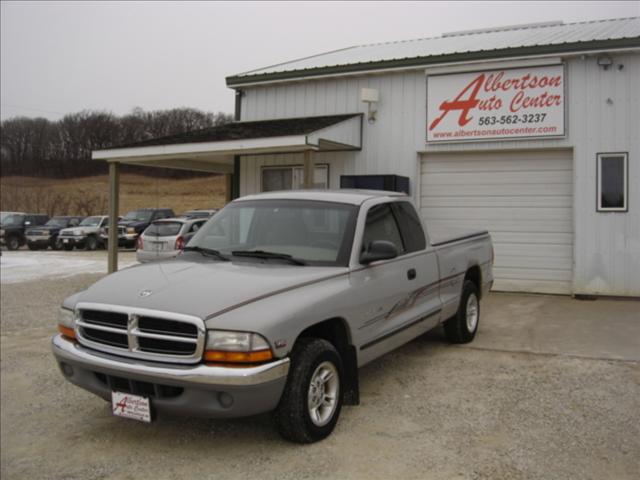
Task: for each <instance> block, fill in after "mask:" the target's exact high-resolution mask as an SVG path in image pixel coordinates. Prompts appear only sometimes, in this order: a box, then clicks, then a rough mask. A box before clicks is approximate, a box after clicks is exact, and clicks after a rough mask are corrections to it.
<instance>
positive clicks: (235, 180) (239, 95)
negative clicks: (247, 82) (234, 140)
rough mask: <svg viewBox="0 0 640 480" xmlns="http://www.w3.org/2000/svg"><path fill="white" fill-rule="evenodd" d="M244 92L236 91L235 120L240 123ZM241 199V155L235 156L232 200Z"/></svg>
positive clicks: (232, 176)
mask: <svg viewBox="0 0 640 480" xmlns="http://www.w3.org/2000/svg"><path fill="white" fill-rule="evenodd" d="M243 94H244V92H243V91H242V90H240V89H239V88H238V89H236V104H235V111H234V112H233V119H234V120H235V121H236V122H239V121H240V119H241V117H242V95H243ZM239 197H240V155H234V156H233V175H231V200H235V199H236V198H239Z"/></svg>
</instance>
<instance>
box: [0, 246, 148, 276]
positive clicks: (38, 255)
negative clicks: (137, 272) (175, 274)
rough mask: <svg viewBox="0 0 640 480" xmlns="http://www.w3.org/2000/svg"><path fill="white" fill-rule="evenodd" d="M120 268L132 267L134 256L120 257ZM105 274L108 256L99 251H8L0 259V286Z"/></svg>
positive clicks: (126, 254)
mask: <svg viewBox="0 0 640 480" xmlns="http://www.w3.org/2000/svg"><path fill="white" fill-rule="evenodd" d="M119 257H120V258H119V268H121V269H122V268H125V267H128V266H131V265H135V264H136V263H137V262H136V261H135V254H133V255H132V254H131V253H124V254H120V255H119ZM84 273H107V254H106V252H104V251H100V252H51V251H49V252H44V251H43V252H26V251H25V252H22V251H20V252H8V251H3V252H2V256H0V284H8V283H21V282H27V281H31V280H41V279H51V278H65V277H71V276H74V275H80V274H84Z"/></svg>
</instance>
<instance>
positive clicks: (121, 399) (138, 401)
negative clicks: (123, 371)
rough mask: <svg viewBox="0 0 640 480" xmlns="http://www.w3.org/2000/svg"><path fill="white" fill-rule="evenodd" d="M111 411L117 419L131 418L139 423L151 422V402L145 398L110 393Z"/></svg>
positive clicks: (128, 394)
mask: <svg viewBox="0 0 640 480" xmlns="http://www.w3.org/2000/svg"><path fill="white" fill-rule="evenodd" d="M111 411H112V412H113V414H114V415H116V416H118V417H124V418H131V419H133V420H138V421H139V422H147V423H149V422H151V402H149V399H148V398H147V397H140V396H138V395H132V394H130V393H122V392H111Z"/></svg>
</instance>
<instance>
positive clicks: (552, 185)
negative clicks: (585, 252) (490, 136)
mask: <svg viewBox="0 0 640 480" xmlns="http://www.w3.org/2000/svg"><path fill="white" fill-rule="evenodd" d="M571 163H572V156H571V152H570V151H559V150H553V151H536V152H532V151H524V152H510V153H503V152H492V153H481V154H434V155H426V156H425V157H424V158H423V160H422V176H421V182H422V187H421V192H422V197H421V205H420V210H421V214H422V216H423V217H424V219H425V220H426V222H427V224H428V225H430V226H433V227H439V226H442V227H447V228H451V227H454V228H469V229H487V230H489V233H491V237H492V239H493V244H494V248H495V255H496V260H495V264H494V277H495V283H494V290H502V291H522V292H539V293H571V282H572V264H573V233H572V232H573V228H572V223H573V217H572V214H571V211H572V188H573V175H572V168H571Z"/></svg>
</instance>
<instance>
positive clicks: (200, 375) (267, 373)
mask: <svg viewBox="0 0 640 480" xmlns="http://www.w3.org/2000/svg"><path fill="white" fill-rule="evenodd" d="M51 343H52V346H53V354H54V355H55V357H56V359H57V360H58V362H64V361H67V362H69V363H71V364H72V365H73V364H79V365H81V366H83V367H86V368H88V369H93V370H96V371H98V372H102V371H105V372H106V373H110V374H111V373H113V374H120V375H122V376H135V377H139V378H144V379H148V380H150V381H157V382H160V383H168V384H172V385H184V384H196V385H224V386H251V385H260V384H263V383H268V382H272V381H274V380H279V379H282V378H286V376H287V374H288V373H289V359H288V358H283V359H280V360H276V361H274V362H270V363H266V364H263V365H258V366H255V367H218V366H215V367H212V366H208V365H203V364H197V365H173V364H172V365H166V366H163V365H162V364H160V363H150V362H142V361H140V360H134V359H129V358H125V357H116V356H113V355H108V354H103V353H100V352H96V351H93V350H89V349H88V348H85V347H83V346H81V345H80V344H78V343H75V342H71V341H69V340H66V339H65V338H64V337H63V336H62V335H56V336H55V337H53V339H52V342H51Z"/></svg>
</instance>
